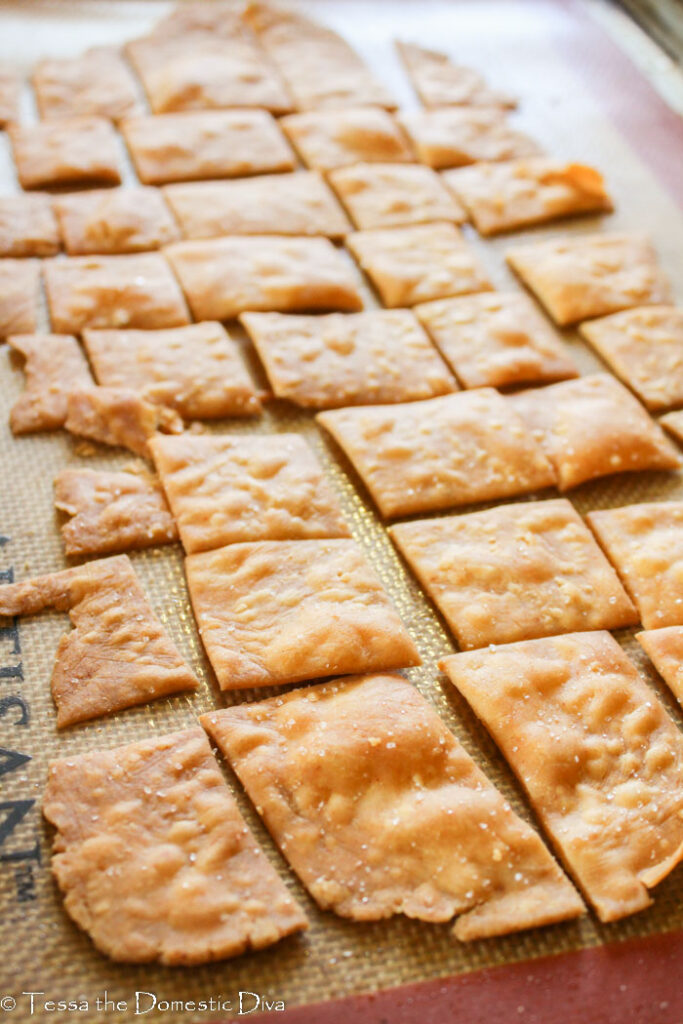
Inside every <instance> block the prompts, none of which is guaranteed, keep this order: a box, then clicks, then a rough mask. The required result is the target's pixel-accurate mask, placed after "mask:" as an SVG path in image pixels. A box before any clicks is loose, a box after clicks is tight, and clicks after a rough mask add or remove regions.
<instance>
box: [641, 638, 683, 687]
mask: <svg viewBox="0 0 683 1024" xmlns="http://www.w3.org/2000/svg"><path fill="white" fill-rule="evenodd" d="M636 640H637V641H638V643H639V644H640V646H641V647H642V648H643V650H644V651H645V653H646V654H647V655H648V657H649V658H650V661H652V663H653V664H654V666H655V668H656V669H657V671H658V672H659V674H660V676H661V677H662V679H663V680H664V682H665V683H666V684H667V686H668V687H669V688H670V689H671V691H672V693H673V694H674V696H675V697H676V700H677V701H678V703H679V704H683V626H665V627H664V628H663V629H648V630H645V632H644V633H636Z"/></svg>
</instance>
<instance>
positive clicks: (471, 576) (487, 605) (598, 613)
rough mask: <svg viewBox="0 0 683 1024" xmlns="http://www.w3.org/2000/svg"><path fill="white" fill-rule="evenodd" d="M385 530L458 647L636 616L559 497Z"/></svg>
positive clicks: (604, 625)
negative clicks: (436, 609)
mask: <svg viewBox="0 0 683 1024" xmlns="http://www.w3.org/2000/svg"><path fill="white" fill-rule="evenodd" d="M389 533H390V534H391V537H392V540H394V541H395V542H396V544H397V545H398V547H399V549H400V551H401V553H402V554H403V556H404V558H405V559H406V561H407V562H408V564H409V565H410V567H411V569H412V570H413V572H414V573H415V575H416V576H417V578H418V579H419V581H420V583H421V584H422V586H423V587H424V588H425V590H426V591H427V593H428V594H429V596H430V597H431V598H432V600H433V601H434V603H435V604H436V605H437V607H438V608H439V610H440V612H441V613H442V615H443V616H444V618H445V619H446V622H447V623H448V625H449V626H450V628H451V630H452V631H453V633H454V634H455V637H456V639H457V641H458V644H459V646H460V647H462V648H465V649H469V648H473V647H484V646H486V645H487V644H501V643H508V642H512V641H515V640H532V639H534V638H535V637H542V636H553V635H555V634H559V633H571V632H573V631H574V630H588V629H621V628H622V627H624V626H632V625H634V624H635V623H636V622H637V621H638V616H637V615H636V611H635V608H634V607H633V605H632V604H631V602H630V600H629V599H628V597H627V596H626V593H625V591H624V589H623V587H622V586H621V583H620V582H619V580H618V578H617V575H616V573H615V572H614V570H613V569H612V567H611V566H610V564H609V562H608V561H607V559H606V558H605V557H604V555H603V554H602V552H601V551H600V548H599V547H598V545H597V544H596V542H595V540H594V538H593V536H592V534H591V532H590V530H589V529H588V527H587V526H586V525H585V523H584V522H583V520H582V519H581V517H580V516H579V515H578V513H577V512H575V511H574V508H573V507H572V505H571V504H570V503H569V502H568V501H566V500H565V499H563V498H561V499H559V500H556V501H535V502H529V503H528V504H519V505H504V506H500V507H499V508H493V509H489V510H488V511H486V512H474V513H471V514H469V515H464V516H448V517H447V518H445V519H426V520H420V521H416V522H412V523H401V524H400V525H398V526H392V527H390V528H389Z"/></svg>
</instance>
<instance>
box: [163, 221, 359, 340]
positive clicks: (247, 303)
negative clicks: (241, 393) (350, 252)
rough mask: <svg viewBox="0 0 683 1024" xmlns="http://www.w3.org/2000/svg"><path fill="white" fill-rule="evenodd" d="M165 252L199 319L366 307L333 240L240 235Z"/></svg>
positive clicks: (179, 244)
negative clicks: (273, 311) (253, 311)
mask: <svg viewBox="0 0 683 1024" xmlns="http://www.w3.org/2000/svg"><path fill="white" fill-rule="evenodd" d="M165 251H166V255H167V256H168V258H169V260H170V262H171V264H172V266H173V269H174V270H175V272H176V274H177V276H178V280H179V281H180V284H181V287H182V289H183V291H184V292H185V295H186V297H187V301H188V302H189V304H190V308H191V309H192V312H193V314H194V316H195V319H197V320H229V319H230V318H231V317H235V316H237V315H238V314H239V313H243V312H244V311H245V310H247V309H248V310H255V311H260V310H262V311H266V312H267V311H269V310H275V311H277V312H281V313H287V312H292V313H298V312H307V311H308V310H320V311H321V312H322V311H325V310H333V309H337V310H346V311H349V312H355V311H356V310H359V309H362V308H363V300H362V298H361V295H360V292H359V291H358V284H359V282H358V277H357V274H356V273H354V268H353V267H352V266H351V264H350V263H349V262H348V261H347V260H346V259H345V258H344V255H343V253H340V252H339V251H338V250H337V249H336V248H335V247H334V245H333V244H332V243H331V242H330V241H329V239H327V238H282V237H278V236H276V235H252V236H251V237H246V236H242V237H240V236H239V235H235V236H233V237H228V238H213V239H207V240H206V241H196V242H176V243H175V244H173V245H170V246H168V248H167V249H166V250H165Z"/></svg>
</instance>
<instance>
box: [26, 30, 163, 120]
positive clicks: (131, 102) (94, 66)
mask: <svg viewBox="0 0 683 1024" xmlns="http://www.w3.org/2000/svg"><path fill="white" fill-rule="evenodd" d="M32 78H33V87H34V89H35V92H36V100H37V101H38V110H39V111H40V116H41V117H45V118H53V117H81V116H83V115H96V116H98V117H107V118H110V119H111V120H112V121H118V120H119V118H122V117H127V116H130V115H132V114H138V113H140V111H141V110H142V109H143V108H142V104H141V103H140V101H139V99H138V86H137V83H136V81H135V78H134V76H133V73H132V71H131V70H130V68H129V66H128V64H127V63H126V62H125V60H124V59H123V57H122V56H121V54H120V53H119V52H118V50H116V49H115V48H114V47H112V46H94V47H92V48H91V49H90V50H86V51H85V53H82V54H80V55H79V56H78V57H67V58H61V59H58V60H56V59H50V60H41V61H39V62H38V63H37V64H36V66H35V68H34V70H33V76H32Z"/></svg>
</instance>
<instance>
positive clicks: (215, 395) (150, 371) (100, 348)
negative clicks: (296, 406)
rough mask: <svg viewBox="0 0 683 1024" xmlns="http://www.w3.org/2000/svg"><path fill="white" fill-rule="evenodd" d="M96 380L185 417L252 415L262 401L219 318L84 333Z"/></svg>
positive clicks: (258, 408)
mask: <svg viewBox="0 0 683 1024" xmlns="http://www.w3.org/2000/svg"><path fill="white" fill-rule="evenodd" d="M83 338H84V342H85V347H86V350H87V352H88V356H89V357H90V361H91V363H92V367H93V372H94V374H95V377H96V379H97V382H98V384H102V385H104V386H105V387H108V388H126V389H128V390H130V391H137V392H138V393H139V394H140V395H141V396H142V397H143V398H145V399H147V401H149V402H156V403H157V404H159V405H166V406H168V407H169V408H171V409H175V410H176V412H179V413H180V415H181V416H183V417H184V418H185V419H195V418H196V419H216V418H220V417H223V416H251V415H254V414H255V413H258V412H260V410H261V403H260V401H259V398H258V395H257V393H256V389H255V387H254V385H253V384H252V382H251V379H250V377H249V374H248V373H247V370H246V367H245V365H244V362H243V361H242V357H241V355H240V353H239V349H238V347H237V344H236V342H234V341H233V340H232V338H231V337H230V336H229V334H228V332H227V331H226V330H225V328H224V327H223V326H222V325H221V324H219V323H211V322H207V323H200V324H189V325H188V326H187V327H171V328H168V329H167V330H163V331H92V330H86V331H85V332H84V335H83Z"/></svg>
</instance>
